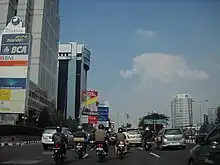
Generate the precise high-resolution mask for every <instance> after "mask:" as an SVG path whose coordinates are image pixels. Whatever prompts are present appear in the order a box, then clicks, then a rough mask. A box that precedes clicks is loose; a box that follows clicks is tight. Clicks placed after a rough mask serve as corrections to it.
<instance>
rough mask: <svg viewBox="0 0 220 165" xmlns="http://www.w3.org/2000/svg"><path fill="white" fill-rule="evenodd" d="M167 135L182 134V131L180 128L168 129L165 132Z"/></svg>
mask: <svg viewBox="0 0 220 165" xmlns="http://www.w3.org/2000/svg"><path fill="white" fill-rule="evenodd" d="M164 134H165V135H180V134H182V131H181V130H180V129H167V130H165V132H164Z"/></svg>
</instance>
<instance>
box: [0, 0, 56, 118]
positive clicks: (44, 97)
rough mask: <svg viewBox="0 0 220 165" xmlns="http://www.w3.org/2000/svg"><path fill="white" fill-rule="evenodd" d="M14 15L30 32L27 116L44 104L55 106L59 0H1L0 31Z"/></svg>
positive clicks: (35, 112)
mask: <svg viewBox="0 0 220 165" xmlns="http://www.w3.org/2000/svg"><path fill="white" fill-rule="evenodd" d="M13 16H18V17H20V18H21V20H22V21H23V22H24V26H25V27H26V33H30V34H31V35H32V43H31V44H32V46H31V59H30V63H31V64H30V86H29V90H30V91H29V99H28V110H27V111H28V113H27V114H28V116H38V115H39V113H40V112H41V110H42V108H43V107H45V106H46V107H48V109H50V112H51V113H52V110H53V109H55V108H56V98H57V96H56V95H57V87H56V86H57V52H58V42H59V31H60V19H59V0H53V1H51V0H1V1H0V33H1V32H2V31H3V29H4V28H5V26H6V25H7V24H8V22H9V21H10V19H11V18H12V17H13Z"/></svg>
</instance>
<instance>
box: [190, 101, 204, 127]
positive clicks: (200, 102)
mask: <svg viewBox="0 0 220 165" xmlns="http://www.w3.org/2000/svg"><path fill="white" fill-rule="evenodd" d="M192 102H194V103H198V104H199V116H200V125H201V124H202V105H203V104H204V103H207V102H208V100H204V101H194V100H193V101H192Z"/></svg>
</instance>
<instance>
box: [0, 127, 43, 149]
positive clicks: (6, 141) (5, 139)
mask: <svg viewBox="0 0 220 165" xmlns="http://www.w3.org/2000/svg"><path fill="white" fill-rule="evenodd" d="M41 134H42V129H40V128H37V127H28V126H20V125H0V146H23V145H24V144H30V143H39V142H40V140H41Z"/></svg>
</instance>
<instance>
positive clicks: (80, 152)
mask: <svg viewBox="0 0 220 165" xmlns="http://www.w3.org/2000/svg"><path fill="white" fill-rule="evenodd" d="M75 151H76V153H77V155H78V157H79V159H82V158H83V144H82V143H77V145H76V150H75Z"/></svg>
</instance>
